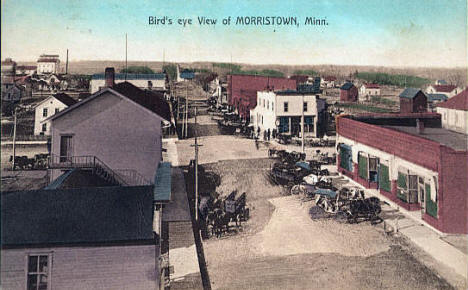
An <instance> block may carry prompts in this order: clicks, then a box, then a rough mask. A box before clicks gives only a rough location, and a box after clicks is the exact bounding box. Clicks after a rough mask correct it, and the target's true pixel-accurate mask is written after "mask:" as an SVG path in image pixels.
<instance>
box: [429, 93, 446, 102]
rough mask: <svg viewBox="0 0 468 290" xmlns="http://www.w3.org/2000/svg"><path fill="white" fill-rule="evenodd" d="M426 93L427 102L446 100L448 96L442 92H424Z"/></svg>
mask: <svg viewBox="0 0 468 290" xmlns="http://www.w3.org/2000/svg"><path fill="white" fill-rule="evenodd" d="M426 95H427V101H428V102H434V101H441V102H443V101H447V100H448V97H447V96H446V95H444V94H426Z"/></svg>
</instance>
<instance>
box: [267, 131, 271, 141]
mask: <svg viewBox="0 0 468 290" xmlns="http://www.w3.org/2000/svg"><path fill="white" fill-rule="evenodd" d="M270 135H271V132H270V128H268V131H267V140H268V141H270Z"/></svg>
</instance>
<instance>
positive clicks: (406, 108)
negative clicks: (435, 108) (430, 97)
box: [399, 88, 427, 113]
mask: <svg viewBox="0 0 468 290" xmlns="http://www.w3.org/2000/svg"><path fill="white" fill-rule="evenodd" d="M399 97H400V112H401V113H421V112H426V111H427V96H426V94H424V93H423V91H421V90H420V89H415V88H406V89H405V90H404V91H403V92H401V94H400V96H399Z"/></svg>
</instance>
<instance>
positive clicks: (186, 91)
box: [184, 86, 188, 138]
mask: <svg viewBox="0 0 468 290" xmlns="http://www.w3.org/2000/svg"><path fill="white" fill-rule="evenodd" d="M187 136H188V87H187V86H185V135H184V138H187Z"/></svg>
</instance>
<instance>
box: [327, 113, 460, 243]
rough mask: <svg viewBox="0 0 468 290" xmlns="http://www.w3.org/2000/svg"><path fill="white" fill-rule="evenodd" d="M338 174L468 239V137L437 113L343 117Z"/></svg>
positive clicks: (338, 123)
mask: <svg viewBox="0 0 468 290" xmlns="http://www.w3.org/2000/svg"><path fill="white" fill-rule="evenodd" d="M336 126H337V127H336V128H337V144H338V145H337V150H338V160H337V167H338V171H339V172H340V173H342V174H344V175H346V176H348V177H350V178H352V179H353V180H355V181H357V182H358V183H360V184H361V185H363V186H365V187H367V188H374V189H378V190H379V192H380V193H381V194H382V195H384V196H386V197H388V198H389V199H391V200H392V201H394V202H395V203H397V204H398V205H400V206H401V207H403V208H405V209H407V210H410V211H420V212H421V220H422V221H425V222H426V223H427V224H429V225H431V226H433V227H434V228H436V229H438V230H440V231H442V232H445V233H464V234H466V233H468V229H467V220H468V209H467V204H468V203H467V201H468V200H467V188H468V182H467V178H466V176H467V167H468V151H467V148H466V144H467V135H465V134H460V133H457V132H453V131H449V130H447V129H444V128H441V119H440V115H439V114H436V113H417V114H381V115H361V116H355V117H351V116H341V117H338V119H337V125H336Z"/></svg>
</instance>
